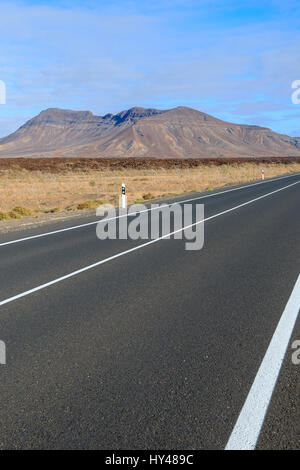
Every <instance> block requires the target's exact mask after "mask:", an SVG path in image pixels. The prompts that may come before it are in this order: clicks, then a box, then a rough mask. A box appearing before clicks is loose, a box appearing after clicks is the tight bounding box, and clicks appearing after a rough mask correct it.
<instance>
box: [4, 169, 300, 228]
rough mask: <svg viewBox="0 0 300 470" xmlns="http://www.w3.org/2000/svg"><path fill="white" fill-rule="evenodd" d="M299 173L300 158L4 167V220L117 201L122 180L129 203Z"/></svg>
mask: <svg viewBox="0 0 300 470" xmlns="http://www.w3.org/2000/svg"><path fill="white" fill-rule="evenodd" d="M262 168H264V170H265V176H266V178H269V177H273V176H278V175H282V174H286V173H293V172H300V163H290V164H273V163H270V164H267V165H265V164H264V165H263V164H256V163H240V164H228V165H221V166H215V165H211V166H210V165H208V166H206V165H203V166H198V167H196V168H185V169H183V168H172V169H166V168H165V169H164V168H161V169H159V168H147V169H134V168H127V169H122V168H121V169H109V168H104V169H101V170H100V169H95V170H93V169H86V170H83V169H72V170H66V171H59V170H58V171H57V172H47V171H30V170H26V169H7V170H0V220H1V219H2V220H3V219H8V218H18V217H23V216H25V215H32V214H33V211H34V213H38V212H43V213H45V212H58V211H61V210H77V209H78V210H82V209H94V208H95V207H97V205H99V204H100V203H110V204H115V205H116V204H118V198H119V194H120V188H121V184H122V182H125V183H126V189H127V196H128V202H129V203H132V202H134V201H137V200H138V201H145V200H149V199H153V198H158V197H163V196H169V195H175V194H180V193H184V192H191V191H199V192H201V191H207V190H210V189H213V188H218V187H221V186H225V185H229V184H237V183H242V182H247V181H253V180H257V179H260V177H261V170H262Z"/></svg>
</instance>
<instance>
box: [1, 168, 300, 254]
mask: <svg viewBox="0 0 300 470" xmlns="http://www.w3.org/2000/svg"><path fill="white" fill-rule="evenodd" d="M295 176H299V174H298V173H295V174H293V175H288V176H282V177H280V178H273V179H269V180H266V181H259V182H258V183H251V184H247V185H244V186H239V187H238V188H232V189H226V190H224V191H219V192H218V193H213V194H207V195H206V196H199V197H195V198H192V199H185V200H183V201H176V202H172V203H170V204H165V205H164V206H162V207H171V206H173V205H175V204H183V203H187V202H192V201H199V200H200V199H206V198H209V197H215V196H220V195H221V194H226V193H231V192H233V191H239V190H242V189H246V188H251V187H252V186H258V185H260V184H267V183H272V182H273V181H280V180H283V179H286V178H292V177H295ZM157 209H158V208H156V209H155V208H154V209H151V208H150V209H145V210H143V211H139V212H137V214H141V213H143V212H149V211H152V210H157ZM132 215H135V214H132ZM121 217H125V215H118V216H117V217H112V218H111V219H106V220H105V222H107V221H108V220H114V219H119V218H121ZM99 222H101V219H99V220H95V221H93V222H88V223H86V224H81V225H74V226H73V227H67V228H62V229H59V230H54V231H52V232H46V233H40V234H38V235H31V236H29V237H24V238H18V239H16V240H11V241H8V242H3V243H0V247H1V246H7V245H13V244H15V243H20V242H24V241H27V240H33V239H35V238H41V237H47V236H49V235H55V234H57V233H62V232H67V231H69V230H76V229H78V228H82V227H88V226H89V225H95V224H98V223H99Z"/></svg>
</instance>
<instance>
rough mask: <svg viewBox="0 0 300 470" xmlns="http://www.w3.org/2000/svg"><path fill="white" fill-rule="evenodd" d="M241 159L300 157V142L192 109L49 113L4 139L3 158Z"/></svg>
mask: <svg viewBox="0 0 300 470" xmlns="http://www.w3.org/2000/svg"><path fill="white" fill-rule="evenodd" d="M21 156H23V157H98V158H100V157H151V158H205V157H207V158H221V157H226V158H237V157H251V156H256V157H259V156H300V138H298V137H297V138H296V137H294V138H292V137H289V136H287V135H282V134H277V133H275V132H273V131H272V130H270V129H268V128H265V127H259V126H250V125H244V124H243V125H240V124H232V123H228V122H225V121H221V120H220V119H216V118H214V117H213V116H210V115H208V114H205V113H202V112H200V111H196V110H194V109H191V108H186V107H182V106H180V107H178V108H174V109H169V110H158V109H144V108H138V107H134V108H131V109H129V110H126V111H122V112H120V113H118V114H115V115H114V114H106V115H105V116H95V115H94V114H93V113H91V112H90V111H70V110H62V109H47V110H45V111H42V112H41V113H40V114H39V115H38V116H36V117H34V118H33V119H31V120H30V121H28V122H26V123H25V124H24V125H23V126H21V127H20V128H19V129H18V130H17V131H16V132H14V133H13V134H10V135H9V136H7V137H4V138H2V139H0V157H21Z"/></svg>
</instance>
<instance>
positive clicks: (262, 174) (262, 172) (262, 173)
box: [261, 170, 265, 180]
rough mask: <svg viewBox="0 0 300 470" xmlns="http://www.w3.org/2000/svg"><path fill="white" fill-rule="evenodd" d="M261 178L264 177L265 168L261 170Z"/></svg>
mask: <svg viewBox="0 0 300 470" xmlns="http://www.w3.org/2000/svg"><path fill="white" fill-rule="evenodd" d="M261 179H262V180H264V179H265V170H261Z"/></svg>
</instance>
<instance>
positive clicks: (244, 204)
mask: <svg viewBox="0 0 300 470" xmlns="http://www.w3.org/2000/svg"><path fill="white" fill-rule="evenodd" d="M299 183H300V181H297V182H295V183H292V184H289V185H288V186H284V187H283V188H280V189H276V190H275V191H272V192H270V193H268V194H264V195H263V196H259V197H257V198H255V199H251V201H247V202H244V203H243V204H239V205H238V206H235V207H232V208H231V209H227V210H225V211H222V212H219V213H218V214H215V215H212V216H210V217H207V219H203V220H200V221H198V222H194V223H193V224H190V225H186V226H185V227H182V228H180V229H178V230H175V231H174V232H170V233H167V234H165V235H163V236H161V237H159V238H155V239H154V240H150V241H149V242H146V243H143V244H141V245H138V246H136V247H134V248H130V249H129V250H126V251H122V252H120V253H117V254H115V255H113V256H110V257H109V258H105V259H103V260H101V261H97V262H96V263H93V264H90V265H89V266H85V267H84V268H81V269H78V270H77V271H73V272H72V273H69V274H66V275H65V276H62V277H59V278H57V279H54V280H53V281H50V282H47V283H46V284H42V285H40V286H37V287H35V288H33V289H30V290H28V291H26V292H22V293H21V294H18V295H15V296H13V297H10V298H8V299H5V300H2V301H1V302H0V306H2V305H5V304H8V303H10V302H13V301H14V300H17V299H20V298H21V297H25V296H27V295H29V294H33V293H34V292H37V291H39V290H42V289H45V288H46V287H50V286H52V285H53V284H57V283H58V282H61V281H64V280H66V279H69V278H70V277H74V276H77V275H78V274H81V273H83V272H85V271H88V270H90V269H93V268H95V267H96V266H100V265H101V264H104V263H107V262H108V261H112V260H114V259H116V258H119V257H121V256H124V255H127V254H128V253H132V252H133V251H136V250H140V249H141V248H144V247H145V246H148V245H152V244H153V243H156V242H158V241H160V240H163V239H165V238H168V237H170V236H172V235H175V233H179V232H182V231H184V230H187V229H189V228H192V227H195V226H196V225H198V224H202V223H204V222H208V221H209V220H212V219H215V218H216V217H219V216H221V215H224V214H228V213H229V212H232V211H235V210H237V209H239V208H241V207H245V206H247V205H249V204H252V203H253V202H256V201H259V200H260V199H264V198H265V197H268V196H271V195H272V194H275V193H279V192H280V191H284V190H285V189H287V188H290V187H292V186H295V185H296V184H299Z"/></svg>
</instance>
